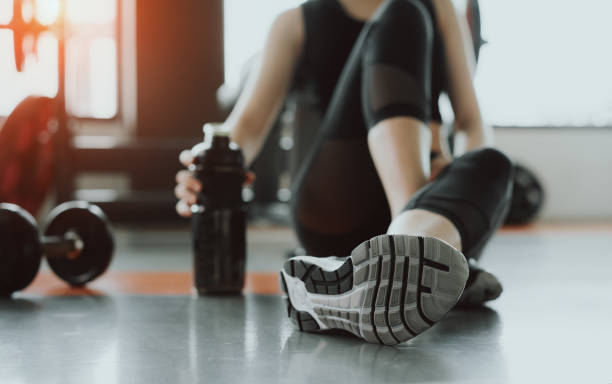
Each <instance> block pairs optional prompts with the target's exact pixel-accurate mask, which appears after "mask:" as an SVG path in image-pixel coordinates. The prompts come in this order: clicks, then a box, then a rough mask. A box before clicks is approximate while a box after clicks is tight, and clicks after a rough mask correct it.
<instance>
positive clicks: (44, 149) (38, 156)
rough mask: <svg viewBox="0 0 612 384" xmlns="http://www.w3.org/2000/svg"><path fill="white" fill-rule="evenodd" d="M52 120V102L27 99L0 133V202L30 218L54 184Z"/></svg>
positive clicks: (54, 124) (54, 129)
mask: <svg viewBox="0 0 612 384" xmlns="http://www.w3.org/2000/svg"><path fill="white" fill-rule="evenodd" d="M54 116H55V103H54V100H53V99H50V98H48V97H35V96H29V97H27V98H26V99H25V100H23V101H22V102H21V103H19V104H18V105H17V107H16V108H15V110H14V111H13V112H12V113H11V115H10V116H9V117H8V119H7V120H6V122H5V123H4V125H3V126H2V129H0V148H1V150H0V201H4V202H9V203H13V204H17V205H19V206H20V207H22V208H24V209H25V210H26V211H28V212H29V213H30V214H32V215H36V214H37V213H38V211H39V210H40V208H41V205H42V204H43V202H44V200H45V198H46V196H47V194H48V193H49V192H50V190H51V188H52V187H53V183H54V176H55V161H56V148H55V144H56V143H54V140H53V138H54V135H55V134H56V132H57V120H56V119H55V117H54Z"/></svg>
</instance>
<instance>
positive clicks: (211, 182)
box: [190, 124, 247, 295]
mask: <svg viewBox="0 0 612 384" xmlns="http://www.w3.org/2000/svg"><path fill="white" fill-rule="evenodd" d="M198 147H200V148H198ZM192 152H195V153H194V162H193V165H192V166H191V167H190V170H191V171H192V172H193V174H194V176H195V178H197V179H198V180H199V181H200V182H202V191H201V192H200V193H199V195H198V202H197V203H196V204H195V205H193V206H192V213H193V217H192V231H193V233H192V236H193V253H194V260H193V262H194V285H195V288H196V290H197V292H198V294H200V295H202V294H207V293H240V291H241V290H242V287H243V286H244V274H245V261H246V208H247V207H246V204H245V203H244V201H243V199H242V184H243V182H244V175H245V169H244V158H243V155H242V151H240V149H239V148H238V146H237V145H236V144H235V143H230V138H229V132H227V131H223V130H221V126H220V124H205V125H204V143H203V145H198V146H196V147H194V149H193V150H192Z"/></svg>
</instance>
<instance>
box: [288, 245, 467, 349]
mask: <svg viewBox="0 0 612 384" xmlns="http://www.w3.org/2000/svg"><path fill="white" fill-rule="evenodd" d="M467 278H468V263H467V261H466V260H465V257H464V256H463V254H462V253H461V252H459V251H457V250H456V249H455V248H453V247H451V246H450V245H448V244H447V243H445V242H444V241H441V240H438V239H435V238H431V237H420V236H408V235H381V236H376V237H374V238H372V239H371V240H368V241H365V242H363V243H361V244H360V245H359V246H357V247H356V248H355V249H354V250H353V252H351V256H348V257H343V258H339V257H334V256H332V257H327V258H317V257H311V256H296V257H293V258H291V259H290V260H288V261H286V262H285V265H284V266H283V270H282V271H281V273H280V281H281V287H282V289H283V291H284V292H285V293H286V296H285V298H286V299H287V314H288V316H289V318H290V319H291V320H292V321H293V322H294V323H295V325H296V326H297V327H298V328H299V329H300V330H301V331H323V330H329V329H341V330H345V331H348V332H351V333H352V334H354V335H356V336H358V337H361V338H363V339H365V340H366V341H369V342H371V343H381V344H388V345H391V344H398V343H401V342H403V341H406V340H409V339H411V338H413V337H414V336H416V335H418V334H419V333H421V332H423V331H425V330H426V329H428V328H429V327H431V326H432V325H433V324H434V323H435V322H436V321H438V320H440V319H441V318H442V316H444V314H446V313H447V312H448V311H449V310H450V309H451V308H452V307H453V306H454V305H455V304H456V303H457V300H459V297H460V296H461V293H462V292H463V288H464V286H465V283H466V281H467Z"/></svg>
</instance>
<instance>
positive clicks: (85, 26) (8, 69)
mask: <svg viewBox="0 0 612 384" xmlns="http://www.w3.org/2000/svg"><path fill="white" fill-rule="evenodd" d="M65 4H66V9H65V15H66V21H67V23H66V30H67V38H66V76H67V78H66V100H67V109H68V111H69V113H71V114H72V115H74V116H77V117H85V118H97V119H108V118H113V117H114V116H116V114H117V106H118V85H119V84H118V73H117V68H118V62H117V51H118V47H117V0H66V1H65ZM12 10H13V1H12V0H0V24H7V23H8V22H10V20H11V18H12ZM22 12H23V14H24V17H27V16H30V17H36V19H37V20H38V21H39V22H40V23H41V24H44V25H51V24H53V23H55V22H56V20H57V18H58V15H59V14H60V2H59V1H58V0H36V1H30V2H27V1H26V2H24V7H23V10H22ZM24 44H35V45H36V52H37V55H36V56H37V57H36V58H35V57H33V56H28V57H27V58H26V63H25V69H24V71H23V72H17V71H16V69H15V65H14V54H13V34H12V32H11V31H10V30H8V29H0V52H1V53H0V115H4V116H6V115H8V114H9V113H10V112H11V111H12V110H13V108H14V107H15V106H16V105H17V104H18V103H19V102H20V101H21V100H22V99H23V98H25V97H26V96H28V95H31V94H38V95H44V96H49V97H54V96H55V95H56V94H57V81H58V80H57V79H58V77H57V59H58V57H57V54H58V50H57V37H56V36H55V35H54V34H53V33H51V32H44V33H43V34H42V35H40V37H39V38H38V40H37V41H32V39H30V40H29V41H28V40H26V41H25V42H24Z"/></svg>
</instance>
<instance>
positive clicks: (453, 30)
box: [433, 0, 493, 154]
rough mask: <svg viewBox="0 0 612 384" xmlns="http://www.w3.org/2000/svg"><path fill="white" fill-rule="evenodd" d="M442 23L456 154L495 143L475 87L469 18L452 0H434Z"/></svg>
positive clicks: (439, 23)
mask: <svg viewBox="0 0 612 384" xmlns="http://www.w3.org/2000/svg"><path fill="white" fill-rule="evenodd" d="M433 3H434V6H435V9H436V14H437V16H438V26H439V28H440V33H441V35H442V39H443V40H444V43H445V47H446V67H447V74H448V88H449V89H448V94H449V98H450V101H451V104H452V106H453V111H454V113H455V123H454V130H455V134H456V135H455V137H456V139H455V154H460V153H462V152H465V151H469V150H472V149H476V148H479V147H483V146H488V145H492V144H493V131H492V129H491V127H489V126H485V125H484V124H483V121H482V117H481V114H480V107H479V106H478V100H477V99H476V91H475V90H474V84H473V75H474V68H475V57H474V48H473V45H472V42H471V36H470V32H469V29H468V26H467V23H466V22H465V20H460V19H459V18H458V17H457V13H456V12H455V7H454V6H453V4H452V2H451V0H434V1H433Z"/></svg>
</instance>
